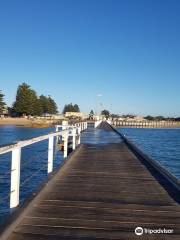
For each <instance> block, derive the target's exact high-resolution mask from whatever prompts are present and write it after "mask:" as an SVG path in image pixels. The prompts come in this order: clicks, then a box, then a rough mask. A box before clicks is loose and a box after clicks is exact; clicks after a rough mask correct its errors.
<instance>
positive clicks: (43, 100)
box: [39, 95, 58, 114]
mask: <svg viewBox="0 0 180 240" xmlns="http://www.w3.org/2000/svg"><path fill="white" fill-rule="evenodd" d="M39 103H40V106H41V108H42V113H49V114H56V113H57V112H58V111H57V104H56V103H55V101H54V100H53V99H52V98H51V97H50V96H48V97H46V96H44V95H41V96H40V97H39Z"/></svg>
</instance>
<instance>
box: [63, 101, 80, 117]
mask: <svg viewBox="0 0 180 240" xmlns="http://www.w3.org/2000/svg"><path fill="white" fill-rule="evenodd" d="M66 112H80V108H79V106H78V105H77V104H74V105H73V104H72V103H70V104H66V105H65V106H64V109H63V114H65V113H66Z"/></svg>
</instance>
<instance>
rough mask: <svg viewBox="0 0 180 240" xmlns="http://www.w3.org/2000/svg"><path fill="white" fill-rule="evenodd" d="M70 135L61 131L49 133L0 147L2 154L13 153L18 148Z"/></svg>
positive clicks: (65, 131) (66, 131)
mask: <svg viewBox="0 0 180 240" xmlns="http://www.w3.org/2000/svg"><path fill="white" fill-rule="evenodd" d="M68 133H69V130H61V131H59V132H55V133H49V134H46V135H42V136H39V137H35V138H31V139H27V140H22V141H18V142H16V143H14V144H11V145H8V146H4V147H0V154H4V153H8V152H11V151H12V150H13V149H15V148H17V147H20V148H22V147H26V146H28V145H31V144H34V143H37V142H41V141H43V140H46V139H49V138H50V137H56V136H61V135H62V136H63V135H65V134H68Z"/></svg>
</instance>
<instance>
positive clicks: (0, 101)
mask: <svg viewBox="0 0 180 240" xmlns="http://www.w3.org/2000/svg"><path fill="white" fill-rule="evenodd" d="M5 105H6V104H5V102H4V94H3V93H2V91H1V90H0V114H1V113H3V110H4V107H5Z"/></svg>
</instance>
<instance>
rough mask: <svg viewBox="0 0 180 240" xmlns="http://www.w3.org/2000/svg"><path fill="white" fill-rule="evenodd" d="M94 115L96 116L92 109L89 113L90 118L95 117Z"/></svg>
mask: <svg viewBox="0 0 180 240" xmlns="http://www.w3.org/2000/svg"><path fill="white" fill-rule="evenodd" d="M93 117H94V111H93V110H91V111H90V113H89V118H90V119H93Z"/></svg>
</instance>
